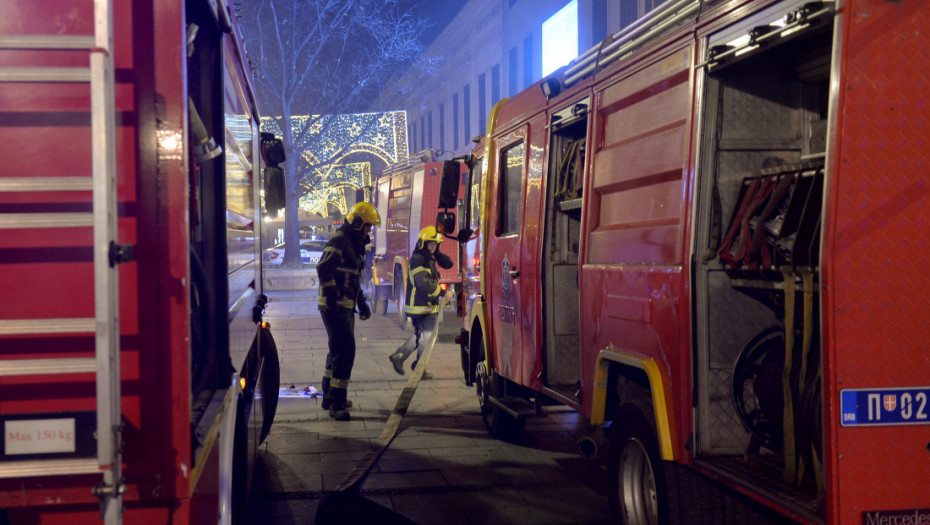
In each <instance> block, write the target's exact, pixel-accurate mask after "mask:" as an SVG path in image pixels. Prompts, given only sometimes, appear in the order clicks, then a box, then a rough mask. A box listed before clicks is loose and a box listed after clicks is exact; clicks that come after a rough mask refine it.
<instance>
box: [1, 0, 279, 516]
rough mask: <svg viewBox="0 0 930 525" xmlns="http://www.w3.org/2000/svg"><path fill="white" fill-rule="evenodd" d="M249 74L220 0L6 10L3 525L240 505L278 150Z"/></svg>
mask: <svg viewBox="0 0 930 525" xmlns="http://www.w3.org/2000/svg"><path fill="white" fill-rule="evenodd" d="M249 78H250V68H249V66H248V63H247V61H246V60H245V55H244V50H243V48H242V45H241V38H240V35H239V29H238V25H237V21H236V18H235V14H234V12H233V10H232V7H231V6H230V5H227V3H226V2H225V1H206V0H204V1H200V0H189V1H186V2H182V1H173V2H166V1H144V0H143V1H135V2H108V1H104V0H95V1H93V2H89V1H87V2H72V1H69V0H54V1H42V2H16V3H15V4H14V5H12V6H10V5H8V6H6V7H5V8H4V15H3V17H0V82H2V83H3V88H2V91H0V93H2V94H0V144H2V146H0V151H2V158H3V165H2V167H0V228H2V229H3V233H2V234H0V270H2V271H0V290H2V296H3V300H2V301H0V431H2V434H3V437H2V439H0V522H4V523H12V524H14V525H18V524H24V523H30V524H38V523H41V524H56V523H58V524H64V523H67V524H75V523H99V522H105V523H108V524H115V523H121V522H122V521H123V520H125V521H126V522H130V523H178V524H183V523H210V522H213V523H216V522H217V520H218V519H219V521H220V522H221V523H228V522H229V521H230V519H231V517H232V515H233V514H234V512H235V511H236V509H237V506H238V505H242V504H244V503H245V502H246V501H247V498H246V495H247V494H248V490H249V479H250V473H251V469H252V460H253V459H254V456H255V452H256V451H257V447H258V445H259V443H260V441H261V439H263V438H264V436H265V435H266V434H267V432H268V430H269V427H270V424H271V421H272V419H273V415H274V411H275V408H276V406H277V389H278V387H277V382H278V362H277V355H276V350H275V345H274V340H273V338H272V337H271V334H270V331H269V328H268V326H267V324H265V323H263V322H262V314H263V306H264V303H265V297H264V295H263V294H262V281H261V258H260V243H259V238H260V231H261V229H260V227H259V224H260V223H259V221H260V217H261V215H260V208H261V204H260V200H259V199H260V191H259V190H260V189H261V186H260V183H261V180H262V173H263V171H262V170H263V165H264V164H265V161H264V160H263V155H264V156H265V158H266V159H267V161H268V163H269V164H273V163H274V162H279V161H280V160H281V158H280V157H281V153H282V152H283V149H282V148H281V147H280V141H277V140H274V139H273V137H267V136H265V134H260V133H259V117H258V114H257V110H256V101H255V98H254V95H253V91H252V88H251V86H250V81H249ZM269 168H274V166H269ZM265 169H268V168H265ZM278 175H280V174H278ZM265 189H266V196H268V197H269V198H270V195H271V194H275V195H279V194H280V193H276V192H272V191H271V188H265ZM275 190H277V192H280V190H281V188H275ZM266 391H267V392H268V394H269V395H268V396H263V395H262V393H263V392H266Z"/></svg>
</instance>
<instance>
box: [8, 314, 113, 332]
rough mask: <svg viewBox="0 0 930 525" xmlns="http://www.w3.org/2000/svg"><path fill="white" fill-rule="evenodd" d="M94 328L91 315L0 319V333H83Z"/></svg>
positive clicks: (94, 322) (95, 326) (93, 320)
mask: <svg viewBox="0 0 930 525" xmlns="http://www.w3.org/2000/svg"><path fill="white" fill-rule="evenodd" d="M96 329H97V321H96V320H95V319H94V318H93V317H75V318H67V319H3V320H0V335H38V334H84V333H94V332H95V331H96Z"/></svg>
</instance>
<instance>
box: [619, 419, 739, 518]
mask: <svg viewBox="0 0 930 525" xmlns="http://www.w3.org/2000/svg"><path fill="white" fill-rule="evenodd" d="M611 427H612V430H611V435H610V446H609V451H608V458H607V479H608V491H609V492H608V501H609V504H610V514H611V518H612V519H613V521H615V522H616V523H624V524H626V525H693V524H702V523H703V524H707V525H712V524H719V523H723V516H722V509H723V507H722V503H721V490H720V487H719V486H717V485H716V484H715V483H714V482H713V481H711V480H710V479H707V478H705V477H704V476H701V475H700V474H698V473H697V472H695V471H693V470H691V469H690V468H688V467H686V466H683V465H679V464H678V463H674V462H671V461H662V460H661V456H660V455H659V442H658V440H657V438H656V433H655V430H654V428H653V424H652V423H650V420H649V419H647V417H646V416H645V415H644V414H643V408H641V407H640V406H638V405H633V404H627V405H623V406H621V407H619V408H618V409H617V412H616V414H615V415H614V420H613V424H612V425H611Z"/></svg>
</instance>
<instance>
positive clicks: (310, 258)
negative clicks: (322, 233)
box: [262, 240, 326, 265]
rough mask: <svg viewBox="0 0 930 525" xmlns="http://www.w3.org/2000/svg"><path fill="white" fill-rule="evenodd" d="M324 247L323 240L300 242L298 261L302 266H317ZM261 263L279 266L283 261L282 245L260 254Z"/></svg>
mask: <svg viewBox="0 0 930 525" xmlns="http://www.w3.org/2000/svg"><path fill="white" fill-rule="evenodd" d="M325 247H326V241H325V240H302V241H300V260H301V262H303V263H304V264H317V263H319V262H320V257H322V256H323V248H325ZM262 261H264V263H265V264H272V265H274V264H281V262H282V261H284V243H283V242H282V243H281V244H278V245H276V246H272V247H271V248H268V249H267V250H265V252H264V253H263V254H262Z"/></svg>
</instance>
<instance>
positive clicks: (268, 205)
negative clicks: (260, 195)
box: [264, 166, 286, 213]
mask: <svg viewBox="0 0 930 525" xmlns="http://www.w3.org/2000/svg"><path fill="white" fill-rule="evenodd" d="M264 190H265V211H266V212H268V213H277V211H278V210H280V209H281V208H283V207H284V205H285V200H286V197H285V192H284V170H283V169H281V168H279V167H277V166H266V167H265V181H264Z"/></svg>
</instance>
